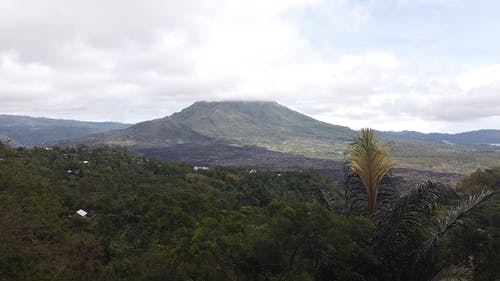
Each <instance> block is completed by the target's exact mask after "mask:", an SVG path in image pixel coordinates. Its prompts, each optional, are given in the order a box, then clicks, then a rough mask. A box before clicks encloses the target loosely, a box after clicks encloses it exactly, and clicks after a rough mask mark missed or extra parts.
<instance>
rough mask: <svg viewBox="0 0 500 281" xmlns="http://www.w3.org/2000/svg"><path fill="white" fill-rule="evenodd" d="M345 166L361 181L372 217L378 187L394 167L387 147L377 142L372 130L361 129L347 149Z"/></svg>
mask: <svg viewBox="0 0 500 281" xmlns="http://www.w3.org/2000/svg"><path fill="white" fill-rule="evenodd" d="M347 165H348V167H349V168H350V169H351V170H352V171H353V172H354V173H355V174H356V175H357V176H358V177H359V179H360V180H361V182H362V184H363V186H364V188H365V190H366V194H367V199H368V213H369V215H370V216H373V214H374V212H375V208H376V204H377V193H378V186H379V184H380V183H381V182H382V180H383V179H384V177H385V176H386V175H387V173H388V172H389V171H390V170H391V169H392V168H393V167H394V162H392V160H391V159H390V158H389V146H388V145H387V144H380V143H379V142H378V139H377V135H376V134H375V131H374V130H372V129H367V128H364V129H361V132H360V134H357V135H356V136H355V137H354V142H353V143H352V144H351V146H350V147H349V151H348V155H347Z"/></svg>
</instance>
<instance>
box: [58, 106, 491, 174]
mask: <svg viewBox="0 0 500 281" xmlns="http://www.w3.org/2000/svg"><path fill="white" fill-rule="evenodd" d="M354 134H355V132H354V131H353V130H351V129H349V128H347V127H343V126H336V125H331V124H328V123H325V122H321V121H318V120H315V119H313V118H311V117H309V116H306V115H304V114H301V113H299V112H296V111H293V110H291V109H289V108H287V107H284V106H282V105H280V104H278V103H276V102H236V101H228V102H197V103H194V104H193V105H191V106H189V107H187V108H185V109H183V110H182V111H180V112H177V113H174V114H172V115H171V116H168V117H165V118H160V119H156V120H151V121H146V122H141V123H138V124H135V125H133V126H131V127H129V128H127V129H124V130H116V131H111V132H106V133H101V134H95V135H91V136H87V137H84V138H80V139H77V140H72V141H69V142H63V143H62V144H63V145H78V144H88V145H103V144H104V145H117V146H123V147H128V148H131V149H136V150H138V151H140V152H143V153H145V154H146V155H148V156H153V157H158V158H162V159H163V160H166V161H169V159H168V158H166V157H165V155H177V154H179V153H182V154H183V157H182V159H183V161H187V162H190V163H195V162H196V163H199V162H200V161H205V162H206V164H213V162H211V159H218V160H217V164H222V165H224V164H225V165H235V163H236V165H239V166H242V165H243V164H244V163H251V164H252V165H255V166H262V165H269V164H268V163H260V162H258V161H251V162H249V161H246V160H245V159H247V157H246V156H245V153H243V154H238V151H246V150H245V149H240V150H238V149H235V148H234V147H244V146H255V147H258V148H260V149H258V150H256V151H255V155H253V157H252V159H255V160H258V159H261V162H262V161H265V160H264V159H268V158H269V157H268V155H269V153H268V152H267V151H272V152H279V153H285V154H294V155H295V156H297V155H299V156H302V157H304V156H305V157H308V158H316V159H331V160H337V161H339V160H342V159H343V157H344V153H345V151H346V149H347V147H348V145H349V142H350V140H351V139H352V136H353V135H354ZM403 136H404V135H403ZM383 137H384V138H385V139H386V141H388V142H389V143H390V144H391V146H392V147H393V151H392V152H391V155H392V157H393V158H394V159H395V160H396V161H397V163H398V165H399V167H401V168H409V169H421V170H432V171H436V172H447V173H461V174H467V173H470V172H472V171H474V170H475V169H477V168H485V167H491V166H495V165H498V163H500V152H499V151H495V150H493V149H489V148H487V147H486V148H485V147H477V146H476V147H469V146H462V145H449V144H446V143H440V142H430V141H426V140H420V139H418V138H410V137H408V138H406V137H400V136H399V135H397V134H396V135H394V134H393V135H383ZM183 145H190V146H188V147H191V148H192V147H197V146H198V147H197V149H189V150H187V149H185V147H186V146H183ZM214 147H216V149H214ZM162 149H163V150H167V151H168V152H162V151H161V150H162ZM203 149H206V151H203V152H202V153H200V151H201V150H203ZM176 150H179V151H178V152H176ZM221 151H227V152H228V153H222V154H221ZM217 153H218V154H221V155H231V156H230V157H228V158H227V159H220V155H215V154H217ZM160 155H162V156H160ZM202 156H203V157H202ZM295 156H290V157H289V158H290V159H295V158H296V157H295ZM200 159H201V160H200ZM203 159H205V160H203ZM238 159H240V160H238ZM224 161H226V162H224ZM275 162H277V161H275ZM302 162H304V163H305V162H308V161H302ZM281 166H283V165H277V166H276V167H281ZM305 167H309V166H307V165H306V166H304V168H305Z"/></svg>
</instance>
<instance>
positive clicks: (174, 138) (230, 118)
mask: <svg viewBox="0 0 500 281" xmlns="http://www.w3.org/2000/svg"><path fill="white" fill-rule="evenodd" d="M353 135H354V131H353V130H351V129H349V128H347V127H343V126H336V125H331V124H328V123H325V122H321V121H317V120H315V119H313V118H311V117H309V116H306V115H304V114H301V113H298V112H296V111H293V110H291V109H289V108H287V107H285V106H282V105H280V104H278V103H276V102H261V101H256V102H237V101H227V102H196V103H194V104H193V105H191V106H189V107H187V108H185V109H183V110H182V111H180V112H178V113H174V114H172V115H171V116H168V117H165V118H161V119H156V120H151V121H146V122H141V123H138V124H135V125H133V126H130V127H129V128H127V129H124V130H118V131H112V132H108V133H103V134H96V135H92V136H88V137H86V138H82V139H79V140H77V141H76V142H80V143H86V144H91V145H95V144H106V145H120V146H127V147H135V148H158V147H169V146H173V145H177V144H186V143H190V144H212V143H224V144H228V145H258V146H261V147H265V148H270V149H273V148H275V146H277V145H282V146H283V145H287V144H288V145H291V146H292V147H295V146H297V145H308V146H310V145H311V144H313V143H319V142H325V141H333V140H335V141H336V142H348V141H349V140H350V139H351V138H352V136H353ZM274 150H279V149H274Z"/></svg>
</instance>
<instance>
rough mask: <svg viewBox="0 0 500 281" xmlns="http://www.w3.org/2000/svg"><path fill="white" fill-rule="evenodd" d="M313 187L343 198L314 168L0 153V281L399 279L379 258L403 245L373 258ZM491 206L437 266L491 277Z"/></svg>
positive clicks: (358, 228) (360, 229) (360, 224)
mask: <svg viewBox="0 0 500 281" xmlns="http://www.w3.org/2000/svg"><path fill="white" fill-rule="evenodd" d="M469 184H472V183H470V182H469ZM319 191H321V192H323V193H324V194H325V193H329V194H332V196H336V197H338V198H342V196H341V195H342V194H340V193H338V192H336V190H335V186H334V185H333V184H332V183H330V182H329V181H327V180H326V179H324V178H322V177H321V176H319V175H318V174H316V173H314V172H312V171H303V172H299V171H297V172H283V173H276V172H264V171H257V172H256V173H249V172H248V170H244V169H238V168H220V167H211V168H210V169H208V170H198V171H195V170H193V167H191V166H189V165H183V164H167V163H161V162H159V161H155V160H152V159H149V158H144V157H138V156H134V155H131V154H127V153H124V152H121V151H119V150H114V149H108V148H95V149H91V148H86V147H80V148H78V149H60V148H54V149H52V150H51V149H44V148H34V149H29V150H26V149H22V148H19V149H10V148H8V147H5V146H0V280H2V281H3V280H341V281H349V280H353V281H354V280H356V281H357V280H360V281H361V280H366V281H371V280H373V281H375V280H385V281H391V280H403V279H400V276H401V275H402V273H404V272H401V271H402V270H403V268H404V267H401V264H400V263H398V260H396V259H393V260H390V259H389V258H390V255H388V253H390V252H389V251H385V250H384V249H388V250H389V249H390V250H393V249H395V250H397V249H401V248H397V247H392V245H390V244H389V245H388V246H384V247H382V248H383V249H382V250H380V247H379V246H378V244H377V239H378V240H379V241H381V240H380V239H379V238H378V237H379V234H378V233H379V231H380V227H379V226H377V225H376V224H375V223H374V222H373V221H372V220H370V219H368V218H367V217H365V216H355V215H352V214H349V213H347V212H332V211H331V206H330V208H329V207H327V206H328V205H327V204H322V203H321V200H317V199H321V196H320V195H318V192H319ZM408 194H410V193H408ZM411 194H413V193H411ZM411 194H410V195H411ZM403 197H404V196H402V197H401V198H403ZM411 198H417V199H418V198H419V197H418V196H417V197H411ZM412 200H413V199H412ZM412 200H404V201H402V202H403V203H405V202H410V203H411V202H413V201H412ZM417 201H418V200H417ZM418 202H420V201H418ZM403 203H400V205H401V204H403ZM410 205H411V204H410ZM381 206H382V205H381ZM411 206H414V205H411ZM493 207H494V206H493ZM493 207H489V208H490V209H487V210H483V211H482V212H481V216H480V217H484V218H490V221H488V219H486V220H484V221H483V220H481V221H479V223H476V224H467V225H471V227H470V228H465V230H464V231H460V232H453V233H450V234H446V235H443V237H440V238H441V239H440V240H441V243H440V245H439V251H436V259H435V260H436V263H435V264H433V266H435V269H441V268H443V267H444V266H445V265H449V264H452V265H461V264H463V263H464V262H465V261H466V262H467V263H470V264H473V265H474V272H475V275H474V278H475V279H474V280H481V281H486V280H488V281H491V280H497V279H498V278H500V275H499V274H498V273H497V270H496V269H497V268H498V266H499V265H498V260H500V259H499V257H500V245H499V244H500V236H499V234H498V231H497V228H495V227H494V225H492V224H491V223H490V222H491V219H494V216H495V214H497V215H498V212H497V211H496V210H495V209H494V208H493ZM491 208H493V209H491ZM79 209H84V210H85V211H87V212H88V215H87V216H86V217H80V216H78V215H76V214H75V211H77V210H79ZM402 209H403V208H402ZM405 210H410V212H411V209H408V208H406V209H405ZM400 214H402V213H395V212H393V213H391V214H389V215H388V216H387V218H391V217H393V218H394V217H395V216H396V215H400ZM408 214H412V213H408ZM444 219H447V218H446V217H445V218H444ZM448 221H450V220H448ZM393 225H394V226H399V225H396V224H393ZM443 233H444V232H443ZM386 237H387V236H386ZM464 241H465V242H464ZM385 242H387V241H385ZM388 242H389V243H390V241H388ZM408 249H411V248H408ZM471 257H473V261H472V262H470V259H471ZM452 269H453V268H452ZM445 273H446V272H445ZM403 275H404V274H403Z"/></svg>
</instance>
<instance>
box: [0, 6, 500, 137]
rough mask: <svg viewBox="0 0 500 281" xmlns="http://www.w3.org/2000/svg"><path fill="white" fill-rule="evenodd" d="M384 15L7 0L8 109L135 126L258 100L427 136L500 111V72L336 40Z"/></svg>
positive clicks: (2, 54)
mask: <svg viewBox="0 0 500 281" xmlns="http://www.w3.org/2000/svg"><path fill="white" fill-rule="evenodd" d="M388 2H389V4H390V3H392V2H391V1H388ZM386 4H387V3H386ZM430 4H432V3H426V5H430ZM399 5H410V4H405V3H404V2H401V3H399ZM411 5H416V4H411ZM376 8H377V5H376V3H375V1H349V0H335V1H326V0H303V1H300V0H276V1H265V0H257V1H235V0H203V1H195V0H183V1H173V0H170V1H160V0H148V1H140V2H138V1H132V0H124V1H119V2H118V1H105V2H103V1H97V0H89V1H83V2H82V1H63V0H47V1H43V2H40V1H35V0H16V1H14V0H0V99H1V106H2V107H1V111H2V112H3V113H22V114H29V115H38V116H50V117H64V118H78V119H86V120H116V121H125V122H137V121H142V120H145V119H152V118H157V117H161V116H165V115H168V114H171V113H173V112H174V111H178V110H180V109H181V108H182V107H185V106H188V105H189V104H191V103H192V102H195V101H197V100H223V99H253V100H256V99H261V100H276V101H278V102H281V103H282V104H284V105H287V106H290V107H292V108H294V109H298V110H300V111H302V112H304V113H306V114H309V115H313V116H315V117H317V118H320V119H322V120H326V121H330V122H333V123H338V124H342V125H348V126H352V127H356V128H358V127H364V126H371V127H375V128H377V129H405V128H406V129H418V130H424V131H429V130H441V129H443V130H450V129H454V128H459V126H458V125H457V126H455V125H454V126H455V127H453V128H452V127H450V125H449V123H448V121H451V122H462V123H463V122H472V121H471V120H479V121H481V122H483V121H484V120H486V119H488V118H490V119H491V118H495V116H498V115H499V112H500V108H498V106H496V105H497V104H500V95H497V94H496V93H497V92H498V90H499V88H500V86H499V84H500V82H499V80H500V79H499V77H500V67H499V65H497V64H492V65H490V66H482V67H478V66H474V68H472V67H467V66H462V65H460V64H450V63H448V62H443V61H440V60H436V59H431V58H430V59H428V60H424V61H422V60H419V59H416V58H413V57H408V56H404V55H402V54H399V53H398V52H395V51H393V50H391V49H390V48H389V49H388V50H385V49H384V48H379V47H378V48H375V47H374V48H373V49H371V48H369V46H368V47H367V48H366V49H356V48H353V50H349V51H345V49H349V48H348V47H349V46H348V45H345V46H344V45H342V44H344V42H342V36H340V35H342V34H351V33H353V34H354V33H356V30H361V31H363V30H364V29H366V28H368V26H369V25H370V24H374V23H375V22H376V21H375V19H374V17H375V16H377V15H376V13H375V14H374V10H376ZM380 28H383V26H381V27H380ZM361 34H363V36H365V35H366V34H365V33H361ZM330 35H332V38H330V39H329V38H328V36H330ZM337 35H339V36H337ZM404 35H405V36H408V37H411V36H412V35H411V33H407V32H406V33H404ZM323 36H324V37H323ZM418 36H420V35H418ZM363 39H365V38H363ZM366 40H367V41H366V42H365V41H360V42H359V44H360V45H361V44H365V43H366V44H369V41H368V39H366ZM319 43H321V44H323V45H321V44H320V45H321V46H319V45H318V44H319ZM332 46H333V47H332ZM338 46H342V48H340V47H338ZM339 50H343V51H339ZM471 105H473V106H471ZM488 120H489V119H488ZM483 124H491V122H489V123H488V122H486V121H485V123H483ZM408 126H410V127H411V128H407V127H408Z"/></svg>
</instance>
